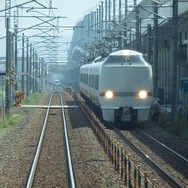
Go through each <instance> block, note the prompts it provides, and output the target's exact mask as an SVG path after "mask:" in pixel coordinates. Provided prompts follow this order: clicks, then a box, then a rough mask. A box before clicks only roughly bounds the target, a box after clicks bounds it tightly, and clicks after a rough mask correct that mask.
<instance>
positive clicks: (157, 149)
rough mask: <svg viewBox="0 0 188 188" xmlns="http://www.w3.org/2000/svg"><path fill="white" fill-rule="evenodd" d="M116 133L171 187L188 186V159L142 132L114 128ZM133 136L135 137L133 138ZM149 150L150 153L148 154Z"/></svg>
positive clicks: (181, 187)
mask: <svg viewBox="0 0 188 188" xmlns="http://www.w3.org/2000/svg"><path fill="white" fill-rule="evenodd" d="M114 131H115V132H116V133H117V135H118V136H119V137H120V138H121V139H122V140H123V141H124V142H126V144H128V145H129V146H130V147H131V148H132V149H133V150H134V151H135V152H136V153H137V154H138V155H139V156H141V157H142V158H143V159H144V160H145V161H146V162H147V163H148V164H149V165H150V166H151V167H152V168H153V169H154V170H155V171H157V172H158V173H159V174H160V176H161V177H162V178H163V179H164V180H165V181H166V182H167V183H168V184H169V185H170V186H171V187H174V188H183V187H186V186H187V183H188V180H187V178H186V177H188V171H187V165H188V160H187V159H185V158H184V157H182V156H181V155H179V154H178V153H176V152H175V151H173V150H171V149H170V148H168V147H167V146H165V145H163V144H162V143H160V142H158V141H157V140H155V139H154V138H152V137H151V136H149V135H147V134H145V133H144V132H143V131H141V130H136V131H131V132H129V133H128V132H125V131H120V130H118V129H116V128H114ZM135 132H136V134H135ZM138 134H139V136H138ZM131 135H133V137H132V136H131ZM140 140H141V142H140ZM143 140H144V141H143ZM138 142H139V143H138ZM148 143H149V144H148ZM148 148H149V149H148ZM149 150H150V152H148V151H149ZM185 165H186V166H185Z"/></svg>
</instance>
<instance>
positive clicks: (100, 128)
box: [83, 104, 188, 188]
mask: <svg viewBox="0 0 188 188" xmlns="http://www.w3.org/2000/svg"><path fill="white" fill-rule="evenodd" d="M83 106H84V107H83V108H84V109H85V111H86V116H88V119H89V120H90V122H91V123H92V124H93V127H94V131H95V132H96V134H97V137H98V138H99V142H101V143H102V145H103V147H104V149H105V151H106V153H107V155H108V156H109V158H110V159H111V161H112V163H113V164H114V167H115V170H116V171H117V172H118V173H120V174H121V177H122V179H124V181H125V184H126V185H128V186H129V187H131V186H140V187H142V186H144V184H145V185H146V184H147V185H149V184H150V186H151V187H158V186H159V187H165V188H166V187H176V188H182V187H187V186H188V179H187V177H188V170H187V169H188V168H187V164H188V163H187V159H186V158H184V157H182V156H181V155H180V154H178V153H176V152H175V151H173V150H172V149H170V148H168V147H167V146H165V145H163V144H161V143H160V142H158V141H157V140H155V139H154V138H152V137H151V136H149V135H147V134H144V132H143V131H142V132H141V131H140V130H133V131H121V130H119V129H117V128H114V127H110V128H109V125H103V123H101V121H100V120H99V121H98V120H91V119H92V116H95V115H92V114H93V112H92V111H90V110H89V108H88V107H87V106H86V105H85V104H83ZM87 111H88V112H87ZM89 111H90V112H89ZM94 119H95V117H94ZM97 119H98V118H97ZM114 133H115V134H114ZM138 135H139V136H138ZM146 136H147V137H146ZM122 140H123V142H122ZM125 143H126V144H125ZM125 145H126V146H125ZM127 145H128V146H129V149H128V150H127ZM148 145H149V146H148ZM124 148H126V149H125V150H126V151H125V150H124ZM130 148H131V150H134V153H136V154H133V155H134V157H132V158H134V159H130V158H131V157H130V156H131V155H132V154H129V152H130ZM161 148H162V149H161ZM148 151H149V152H148ZM130 153H131V152H130ZM135 155H136V157H135ZM137 156H141V158H143V159H144V162H143V160H140V159H139V157H137ZM129 159H130V160H129ZM132 162H133V163H134V164H132V165H130V166H129V164H131V163H132ZM139 162H140V164H141V165H142V166H145V163H147V167H146V168H145V170H144V171H146V170H147V171H148V172H147V173H146V175H144V173H142V172H141V171H140V165H138V164H139ZM131 166H134V167H131ZM148 166H149V167H148ZM131 168H132V169H131ZM131 170H132V172H131ZM153 171H155V172H154V173H153ZM140 174H142V175H143V176H145V178H143V179H145V180H146V179H147V181H145V180H144V181H145V182H144V181H143V182H141V180H140V179H141V178H140ZM149 174H150V175H151V177H150V180H151V181H150V180H149V179H148V175H149Z"/></svg>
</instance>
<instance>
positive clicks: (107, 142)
mask: <svg viewBox="0 0 188 188" xmlns="http://www.w3.org/2000/svg"><path fill="white" fill-rule="evenodd" d="M70 93H71V94H72V95H73V98H74V99H75V100H76V101H78V103H79V106H80V107H81V109H82V110H83V112H84V113H85V115H86V117H87V119H88V121H89V122H90V123H91V125H92V129H93V131H94V134H95V135H96V137H97V139H98V141H99V143H100V144H101V145H102V147H103V148H104V151H105V153H106V154H107V156H108V157H109V160H110V161H111V162H112V164H113V166H114V169H115V171H116V173H117V174H119V175H120V176H121V178H122V180H123V181H124V183H125V186H126V187H129V188H151V187H152V188H156V187H157V180H156V179H153V180H152V181H151V180H150V179H149V176H148V173H147V172H142V170H141V165H139V164H137V162H136V161H134V159H133V157H132V156H131V155H130V154H129V152H128V151H126V150H125V148H123V147H122V145H121V144H120V143H119V142H117V141H116V140H114V139H113V138H112V137H111V136H110V134H109V133H108V131H107V129H106V128H105V127H104V125H103V124H101V123H100V122H99V121H98V119H97V118H96V117H95V115H94V114H93V113H92V112H91V111H90V110H89V109H88V108H87V106H86V105H85V104H84V103H83V101H81V100H80V99H79V97H78V95H77V94H76V93H75V92H73V91H72V90H70Z"/></svg>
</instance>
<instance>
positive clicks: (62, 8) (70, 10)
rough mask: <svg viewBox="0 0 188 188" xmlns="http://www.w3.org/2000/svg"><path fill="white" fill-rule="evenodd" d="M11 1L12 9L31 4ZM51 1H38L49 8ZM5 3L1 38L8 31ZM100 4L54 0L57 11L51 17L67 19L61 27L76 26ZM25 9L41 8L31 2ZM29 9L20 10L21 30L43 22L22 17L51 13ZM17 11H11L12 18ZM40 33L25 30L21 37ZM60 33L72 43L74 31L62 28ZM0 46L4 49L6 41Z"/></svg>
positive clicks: (0, 1) (0, 2)
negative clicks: (16, 6) (6, 27)
mask: <svg viewBox="0 0 188 188" xmlns="http://www.w3.org/2000/svg"><path fill="white" fill-rule="evenodd" d="M10 1H11V7H13V6H15V5H20V4H22V3H26V2H30V1H31V0H10ZM49 1H50V0H38V2H40V3H41V4H42V5H45V6H48V4H49ZM5 2H6V0H0V16H1V17H0V38H2V37H3V36H5V31H6V29H5V18H4V17H2V16H4V15H5V11H3V10H4V9H5ZM100 2H101V1H100V0H52V7H53V8H55V9H53V12H52V11H51V15H52V14H54V15H55V16H65V17H67V18H63V19H60V20H59V23H58V25H59V26H74V25H76V23H77V22H78V21H79V20H81V19H82V18H83V17H84V15H86V14H87V13H89V12H90V11H91V10H96V9H97V7H98V5H99V4H100ZM24 7H28V9H29V8H31V7H41V6H40V5H39V4H36V3H33V2H31V3H28V4H26V5H24ZM28 9H22V8H19V9H18V12H19V16H20V18H19V28H29V27H31V26H33V25H35V24H38V23H41V22H42V21H41V20H40V19H37V18H32V19H26V18H22V16H24V15H30V16H33V15H37V16H40V15H41V16H42V15H48V13H49V10H48V9H47V10H44V9H43V10H41V9H35V10H32V11H29V13H27V12H26V10H28ZM15 10H16V8H14V9H11V15H12V16H13V15H14V11H15ZM38 12H39V13H40V14H39V13H38ZM13 21H14V20H13V18H11V27H12V31H13V27H14V22H13ZM56 24H57V22H56ZM39 32H40V30H39V31H36V29H35V30H34V29H29V30H25V31H23V32H21V33H20V35H21V34H22V33H24V34H25V36H29V35H33V34H35V33H39ZM60 33H61V35H62V37H63V40H64V41H70V40H71V37H72V33H73V31H72V30H71V29H70V28H69V29H65V28H60ZM29 40H30V41H31V40H35V39H33V38H30V39H29ZM31 42H33V41H31ZM0 45H1V49H2V46H4V45H5V39H0ZM2 53H3V54H4V51H2V50H0V56H2V55H3V54H2Z"/></svg>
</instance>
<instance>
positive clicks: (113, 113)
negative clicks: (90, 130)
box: [79, 50, 153, 123]
mask: <svg viewBox="0 0 188 188" xmlns="http://www.w3.org/2000/svg"><path fill="white" fill-rule="evenodd" d="M152 80H153V78H152V68H151V65H150V64H149V63H147V62H146V61H145V60H144V58H143V54H142V53H139V52H136V51H132V50H120V51H116V52H113V53H111V54H109V55H108V56H107V57H106V58H105V59H100V58H96V59H95V60H94V61H93V62H92V63H90V64H86V65H83V66H81V67H80V83H79V84H80V93H81V95H82V96H84V97H85V98H87V99H88V100H90V101H92V103H94V104H95V105H96V106H97V107H98V108H99V109H100V110H101V112H102V117H103V119H104V120H105V121H107V122H111V123H114V122H116V120H118V122H119V121H121V122H131V123H141V122H145V121H147V120H148V118H149V110H150V105H151V103H152V101H153V82H152Z"/></svg>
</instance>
